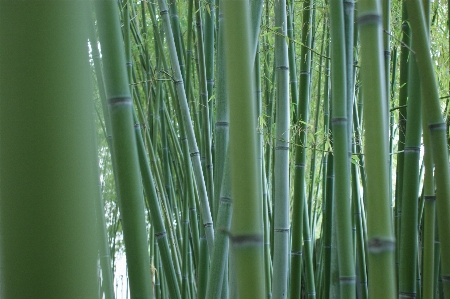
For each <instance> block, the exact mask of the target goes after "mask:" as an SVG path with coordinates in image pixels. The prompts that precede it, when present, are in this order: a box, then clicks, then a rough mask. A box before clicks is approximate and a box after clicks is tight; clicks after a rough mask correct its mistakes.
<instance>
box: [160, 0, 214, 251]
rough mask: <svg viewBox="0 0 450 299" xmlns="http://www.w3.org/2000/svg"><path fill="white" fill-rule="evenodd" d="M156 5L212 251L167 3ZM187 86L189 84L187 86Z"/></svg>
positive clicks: (204, 196) (203, 190) (205, 196)
mask: <svg viewBox="0 0 450 299" xmlns="http://www.w3.org/2000/svg"><path fill="white" fill-rule="evenodd" d="M158 6H159V10H160V15H161V18H162V20H163V23H164V32H165V34H166V42H167V44H168V48H169V54H170V61H171V64H172V70H173V81H174V84H175V88H176V94H177V97H178V105H179V106H180V110H181V114H182V123H183V126H184V129H185V130H186V137H187V141H188V145H189V154H190V157H191V161H192V168H193V172H194V178H195V183H196V186H197V191H198V195H199V201H200V204H201V212H202V220H203V226H204V228H205V234H206V240H207V242H208V249H209V253H211V252H212V249H213V243H214V228H213V222H212V217H211V210H210V207H209V202H208V194H207V191H206V185H205V180H204V176H203V170H202V166H201V162H200V152H199V147H198V145H197V140H196V138H195V135H194V128H193V125H192V120H191V116H190V112H189V107H188V102H187V98H186V92H185V88H184V81H183V78H182V75H181V70H180V65H179V62H178V55H180V54H178V53H177V50H176V48H175V43H174V36H173V32H172V28H171V25H170V21H169V16H168V10H167V4H166V2H165V0H159V1H158ZM188 87H189V86H188Z"/></svg>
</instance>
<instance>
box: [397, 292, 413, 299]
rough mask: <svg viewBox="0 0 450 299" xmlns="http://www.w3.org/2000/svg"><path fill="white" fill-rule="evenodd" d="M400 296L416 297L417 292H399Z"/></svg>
mask: <svg viewBox="0 0 450 299" xmlns="http://www.w3.org/2000/svg"><path fill="white" fill-rule="evenodd" d="M398 296H399V297H400V298H416V293H410V292H398Z"/></svg>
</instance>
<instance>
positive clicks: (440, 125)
mask: <svg viewBox="0 0 450 299" xmlns="http://www.w3.org/2000/svg"><path fill="white" fill-rule="evenodd" d="M428 128H429V129H430V131H431V132H433V131H437V130H447V124H446V123H445V122H443V123H437V124H431V125H428Z"/></svg>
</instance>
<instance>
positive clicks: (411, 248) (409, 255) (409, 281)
mask: <svg viewBox="0 0 450 299" xmlns="http://www.w3.org/2000/svg"><path fill="white" fill-rule="evenodd" d="M413 41H414V36H413ZM409 69H410V75H409V85H408V89H409V91H408V94H409V96H408V112H407V113H408V115H411V116H413V117H410V118H408V120H407V123H406V138H405V150H404V151H405V153H404V155H405V170H404V174H405V177H404V180H403V199H402V221H401V234H400V239H399V243H400V265H399V290H398V291H399V298H411V296H414V297H415V296H416V281H417V275H418V273H417V260H418V259H417V253H418V248H417V246H418V245H417V243H418V231H417V227H418V211H419V207H418V203H419V201H418V200H417V198H418V194H419V180H420V177H419V176H420V174H419V168H420V164H419V159H420V139H421V135H422V134H421V133H422V130H421V126H422V123H421V120H422V109H421V103H420V100H421V98H420V81H419V76H418V73H417V64H416V62H415V60H413V59H411V60H410V65H409Z"/></svg>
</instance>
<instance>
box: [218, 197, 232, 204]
mask: <svg viewBox="0 0 450 299" xmlns="http://www.w3.org/2000/svg"><path fill="white" fill-rule="evenodd" d="M219 200H220V203H221V204H230V203H231V198H229V197H226V196H222V197H220V199H219Z"/></svg>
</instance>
